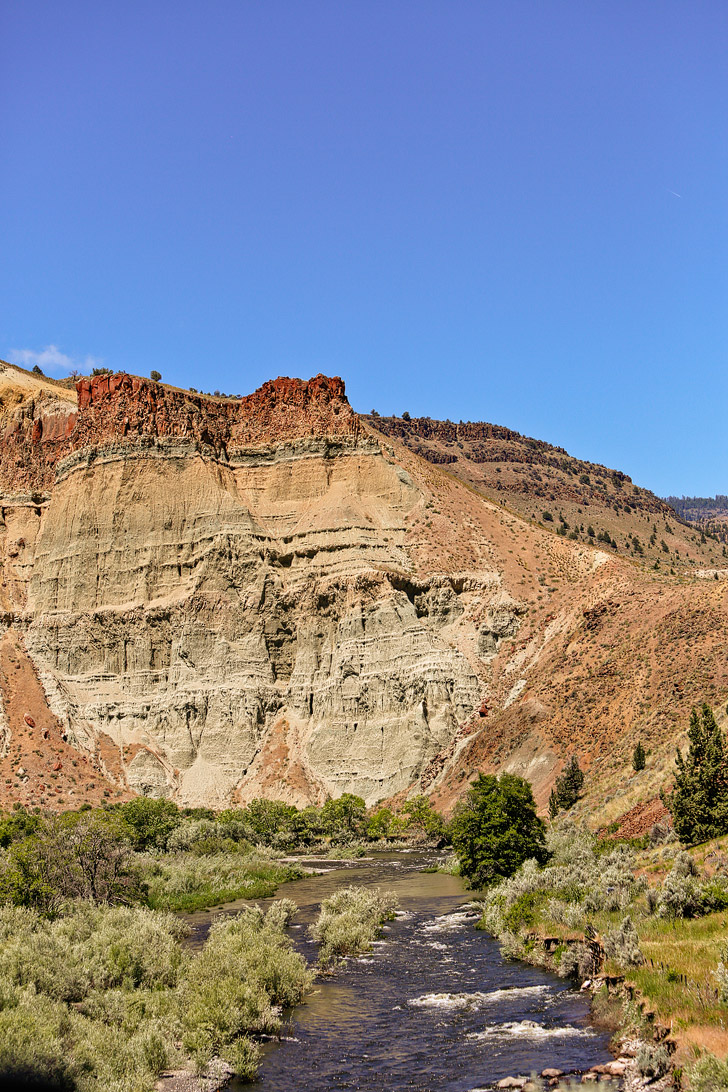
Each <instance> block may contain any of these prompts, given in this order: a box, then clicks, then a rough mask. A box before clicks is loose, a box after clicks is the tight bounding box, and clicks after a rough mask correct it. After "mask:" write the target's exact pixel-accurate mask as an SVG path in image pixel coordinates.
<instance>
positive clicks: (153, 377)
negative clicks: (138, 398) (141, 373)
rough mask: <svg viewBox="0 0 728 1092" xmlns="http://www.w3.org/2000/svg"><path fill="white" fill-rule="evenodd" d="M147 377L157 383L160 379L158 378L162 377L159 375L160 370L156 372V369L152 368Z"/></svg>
mask: <svg viewBox="0 0 728 1092" xmlns="http://www.w3.org/2000/svg"><path fill="white" fill-rule="evenodd" d="M149 378H150V379H151V380H152V382H153V383H159V381H160V379H161V378H162V376H161V373H160V372H158V371H155V370H152V371H151V372H150V373H149Z"/></svg>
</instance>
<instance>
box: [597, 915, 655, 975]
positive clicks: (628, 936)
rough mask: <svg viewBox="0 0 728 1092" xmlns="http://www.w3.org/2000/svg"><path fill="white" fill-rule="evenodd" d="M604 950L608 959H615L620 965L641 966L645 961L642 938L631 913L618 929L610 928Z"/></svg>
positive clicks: (605, 938)
mask: <svg viewBox="0 0 728 1092" xmlns="http://www.w3.org/2000/svg"><path fill="white" fill-rule="evenodd" d="M604 951H605V953H606V956H607V959H613V960H614V962H615V963H617V964H618V965H619V966H620V967H640V966H641V965H642V964H643V963H644V961H645V957H644V955H643V954H642V952H641V951H640V938H639V936H638V935H637V930H636V929H635V927H634V924H633V922H632V918H631V917H630V916H629V914H627V916H626V917H625V918H623V919H622V923H621V925H620V926H619V928H618V929H610V931H609V932H608V933H607V935H606V936H605V937H604Z"/></svg>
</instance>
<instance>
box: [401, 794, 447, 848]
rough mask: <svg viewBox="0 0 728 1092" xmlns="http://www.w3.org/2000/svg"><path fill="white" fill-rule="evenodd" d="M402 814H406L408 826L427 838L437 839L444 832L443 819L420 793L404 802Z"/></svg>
mask: <svg viewBox="0 0 728 1092" xmlns="http://www.w3.org/2000/svg"><path fill="white" fill-rule="evenodd" d="M402 814H403V815H406V816H407V826H408V828H410V829H414V830H416V831H419V832H420V833H421V834H423V835H425V836H426V837H427V838H432V839H436V840H439V839H441V838H442V837H443V836H444V834H445V821H444V819H443V818H442V816H441V815H440V814H439V812H436V811H435V809H434V807H433V806H432V804H431V803H430V801H429V800H428V799H427V797H426V796H425V795H424V794H422V793H420V794H419V795H418V796H413V797H411V799H409V800H408V801H407V802H406V803H405V804H404V806H403V808H402Z"/></svg>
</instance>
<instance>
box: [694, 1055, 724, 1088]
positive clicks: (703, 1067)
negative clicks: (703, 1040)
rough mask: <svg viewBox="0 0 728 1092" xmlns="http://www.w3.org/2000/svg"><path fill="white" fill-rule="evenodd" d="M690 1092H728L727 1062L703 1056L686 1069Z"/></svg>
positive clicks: (712, 1056)
mask: <svg viewBox="0 0 728 1092" xmlns="http://www.w3.org/2000/svg"><path fill="white" fill-rule="evenodd" d="M688 1080H689V1081H690V1089H691V1092H728V1061H726V1062H721V1061H720V1060H719V1059H718V1058H716V1057H715V1055H713V1054H703V1055H701V1057H700V1058H698V1060H697V1062H694V1063H693V1065H691V1066H689V1067H688Z"/></svg>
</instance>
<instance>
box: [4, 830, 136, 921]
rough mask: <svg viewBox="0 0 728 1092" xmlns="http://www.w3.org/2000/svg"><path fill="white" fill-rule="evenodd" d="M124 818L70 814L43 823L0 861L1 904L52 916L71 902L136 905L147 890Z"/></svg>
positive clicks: (17, 843)
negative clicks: (27, 908) (134, 855)
mask: <svg viewBox="0 0 728 1092" xmlns="http://www.w3.org/2000/svg"><path fill="white" fill-rule="evenodd" d="M125 834H126V832H125V830H124V827H123V824H122V822H121V820H120V819H119V816H118V814H115V813H113V812H99V811H96V812H93V811H88V812H67V813H66V814H65V815H63V816H61V817H59V818H56V817H52V818H47V819H44V820H42V821H41V824H40V826H39V827H38V829H37V831H35V832H34V833H32V834H29V835H28V836H27V837H26V838H24V839H22V840H20V841H15V842H13V843H12V844H11V846H10V847H9V849H8V850H6V853H5V856H4V857H3V859H2V860H1V861H0V902H7V903H12V904H14V905H15V906H31V907H35V908H36V909H37V910H40V911H41V912H42V913H52V912H54V911H55V910H56V909H57V907H58V906H59V905H60V904H61V903H62V902H63V901H65V900H66V899H78V898H80V899H91V900H93V901H94V902H99V903H112V904H130V903H133V902H136V901H138V900H139V899H141V898H142V896H143V894H144V887H143V884H142V881H141V877H140V874H139V871H138V869H137V867H136V866H135V864H134V861H133V854H132V852H131V850H130V848H129V843H128V840H127V838H126V836H125Z"/></svg>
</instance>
